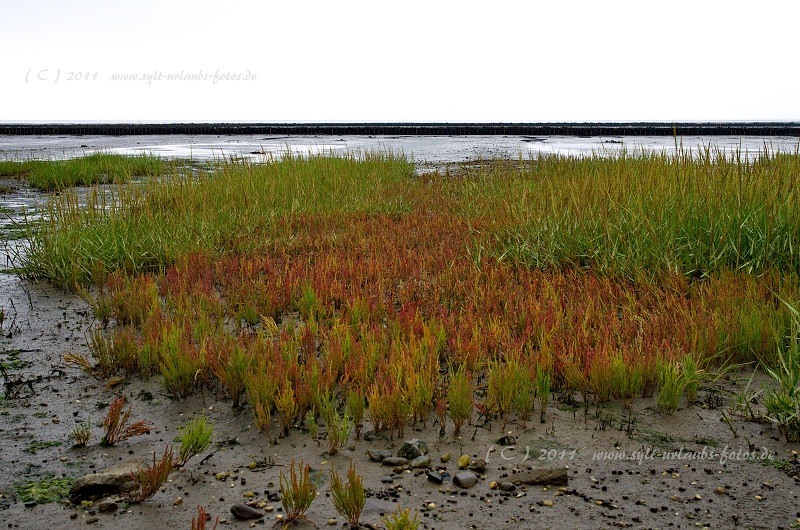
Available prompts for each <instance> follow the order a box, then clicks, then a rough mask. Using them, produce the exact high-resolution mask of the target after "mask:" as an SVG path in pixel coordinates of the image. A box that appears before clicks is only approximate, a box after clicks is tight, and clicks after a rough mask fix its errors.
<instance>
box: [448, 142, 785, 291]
mask: <svg viewBox="0 0 800 530" xmlns="http://www.w3.org/2000/svg"><path fill="white" fill-rule="evenodd" d="M454 190H455V191H456V192H457V193H458V197H459V203H460V208H461V209H462V211H465V212H467V213H468V215H474V214H475V212H479V211H489V212H495V213H496V214H499V213H500V212H502V220H501V221H500V222H499V224H500V225H501V226H500V227H499V230H497V234H496V235H497V239H498V252H499V255H500V256H502V257H504V258H505V259H513V260H517V261H520V262H522V263H524V264H525V265H527V266H530V267H537V268H548V269H565V268H566V269H571V268H575V267H578V268H591V269H593V270H598V271H602V272H604V273H610V274H617V275H624V276H628V277H636V276H637V275H639V274H640V273H641V272H642V271H656V272H662V271H675V272H678V273H680V274H686V275H690V276H694V277H705V276H707V275H708V274H710V273H712V272H718V271H721V270H726V269H738V270H743V271H746V272H748V273H760V272H763V271H764V270H768V269H779V270H790V271H793V272H800V252H799V251H798V249H800V246H798V245H800V216H798V215H797V212H798V208H800V156H797V155H785V154H778V153H773V152H770V151H764V152H762V153H759V156H758V158H757V160H756V161H755V162H752V161H749V162H748V161H747V160H746V159H745V157H744V155H743V154H741V153H727V152H723V151H718V150H716V149H714V148H712V147H707V148H705V149H703V150H700V151H697V152H693V153H689V152H685V151H681V152H679V153H678V154H666V153H660V154H659V153H640V154H636V155H635V156H633V155H631V154H629V153H626V152H622V153H620V154H618V155H607V154H603V155H594V156H591V157H587V158H574V157H562V156H556V155H552V156H541V157H539V158H536V159H532V160H521V161H519V162H518V163H517V164H514V165H511V164H510V163H508V162H507V163H504V164H499V165H498V164H494V165H483V166H481V169H479V170H478V171H477V172H476V173H475V174H474V175H470V176H469V177H468V178H466V179H465V182H464V183H463V184H462V185H461V187H456V188H455V189H454Z"/></svg>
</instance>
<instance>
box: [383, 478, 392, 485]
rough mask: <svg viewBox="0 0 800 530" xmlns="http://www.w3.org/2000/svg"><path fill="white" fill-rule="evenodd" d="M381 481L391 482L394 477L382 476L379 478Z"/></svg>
mask: <svg viewBox="0 0 800 530" xmlns="http://www.w3.org/2000/svg"><path fill="white" fill-rule="evenodd" d="M381 482H383V483H384V484H391V483H392V482H394V479H393V478H392V477H383V478H382V479H381Z"/></svg>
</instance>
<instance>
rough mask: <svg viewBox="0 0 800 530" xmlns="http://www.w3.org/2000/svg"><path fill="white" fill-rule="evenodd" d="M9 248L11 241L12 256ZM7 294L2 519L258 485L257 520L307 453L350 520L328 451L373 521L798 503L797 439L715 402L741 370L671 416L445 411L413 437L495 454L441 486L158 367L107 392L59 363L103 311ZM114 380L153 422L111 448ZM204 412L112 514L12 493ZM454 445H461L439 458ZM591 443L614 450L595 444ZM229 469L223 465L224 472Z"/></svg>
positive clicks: (784, 514)
mask: <svg viewBox="0 0 800 530" xmlns="http://www.w3.org/2000/svg"><path fill="white" fill-rule="evenodd" d="M26 193H27V194H28V195H26ZM25 201H30V194H29V192H28V191H26V190H25V189H19V190H16V191H15V192H13V193H12V194H10V195H9V194H6V195H5V196H0V202H2V204H5V205H6V206H8V205H11V206H14V205H19V204H24V203H25ZM14 207H16V206H14ZM15 244H18V243H16V242H13V241H12V242H9V245H12V246H13V245H15ZM6 259H7V256H6V255H5V254H4V255H3V256H2V261H3V263H6ZM0 306H2V307H3V309H4V312H5V320H4V321H3V324H2V327H0V331H1V332H2V334H0V362H3V363H5V364H7V365H9V369H7V373H8V375H9V379H8V380H5V381H3V386H2V387H0V394H5V392H6V391H7V390H8V383H9V381H20V380H21V381H27V382H30V384H29V385H27V384H26V385H22V386H20V385H17V386H15V390H18V393H14V394H13V395H11V396H10V397H9V398H7V399H2V400H0V455H2V456H0V461H1V462H2V467H1V468H0V495H1V496H0V526H2V527H8V528H23V529H45V528H54V527H55V528H83V527H85V526H86V525H87V524H89V525H93V526H95V527H100V528H119V527H121V526H122V525H124V527H125V528H126V529H129V530H134V529H151V528H154V527H156V526H158V527H160V528H165V529H166V528H186V529H188V528H190V527H191V520H192V517H193V516H195V515H196V507H197V505H198V504H202V505H203V506H205V507H206V509H207V510H208V512H209V513H211V514H212V515H213V516H220V518H221V519H225V520H227V522H226V523H225V524H226V525H227V526H230V527H236V528H249V527H250V525H251V524H253V523H250V522H241V521H234V520H233V519H232V517H231V515H230V511H229V510H230V507H231V506H232V505H233V504H235V503H240V502H245V501H247V500H253V499H255V500H265V501H266V502H267V505H268V507H272V508H273V509H274V511H272V512H267V511H265V512H264V515H265V519H264V520H263V522H259V523H255V524H256V526H257V527H261V526H262V525H269V526H272V524H273V523H274V521H275V514H277V513H279V511H278V508H279V507H280V503H279V502H277V501H276V500H275V499H276V497H275V493H276V491H277V489H278V484H279V473H280V471H284V472H287V471H288V466H289V463H290V462H291V460H292V459H296V460H302V461H304V462H307V463H309V464H310V465H311V466H312V468H313V469H314V470H316V471H317V472H318V473H316V474H317V475H319V477H320V483H319V497H318V498H317V499H316V501H315V502H314V503H313V505H312V507H311V509H310V511H309V514H308V515H309V517H310V518H311V519H312V520H313V521H315V522H316V523H317V524H319V525H320V526H325V525H326V524H327V522H328V520H329V519H331V518H332V519H335V523H334V524H335V525H337V526H341V525H342V524H343V522H344V519H343V518H342V517H341V516H339V515H337V514H336V512H335V510H334V507H333V503H332V501H331V499H330V498H329V496H328V493H329V491H330V486H329V475H328V473H329V470H330V466H331V463H333V464H335V465H336V467H337V469H338V470H339V471H340V472H341V473H344V472H345V471H346V468H347V465H348V461H349V459H351V458H352V459H353V461H354V462H355V464H356V468H357V471H358V472H359V473H360V474H363V476H364V481H365V485H366V486H367V487H368V488H369V491H370V495H369V497H368V499H367V504H366V508H365V510H364V513H363V516H362V521H363V522H365V523H371V524H374V525H378V526H381V523H380V517H381V514H384V513H389V512H391V511H393V510H394V509H395V508H396V507H397V504H398V502H399V503H401V504H402V506H403V507H408V508H412V509H414V510H419V511H420V520H421V521H422V527H423V528H430V529H433V528H441V529H445V528H448V529H449V528H489V527H492V528H496V529H501V528H515V529H516V528H548V527H549V528H566V527H571V528H612V527H621V528H628V527H631V528H666V527H673V528H690V527H703V526H708V527H712V528H735V527H740V528H747V527H751V528H780V527H783V528H788V527H790V525H792V524H793V523H795V521H796V519H797V518H798V516H800V503H799V502H798V492H800V484H798V479H795V478H793V476H790V475H791V473H787V472H786V471H785V470H784V469H780V467H781V464H782V463H786V461H787V459H788V458H789V457H790V454H791V453H790V452H791V451H792V450H800V447H798V445H797V444H787V443H785V442H784V441H783V440H782V438H781V437H780V436H779V433H778V432H777V430H776V429H775V428H774V427H773V426H771V425H770V424H768V423H758V422H752V421H744V420H741V419H736V420H734V423H733V427H732V428H731V427H729V426H728V425H727V424H726V423H725V422H723V421H721V410H724V409H725V407H727V406H728V404H729V402H730V397H729V396H728V395H726V394H725V392H729V391H735V390H736V389H737V385H736V380H735V378H734V379H732V380H728V381H722V382H719V383H718V384H717V386H716V387H715V388H713V389H706V390H704V391H701V393H700V398H701V402H700V403H698V404H696V405H694V406H688V407H687V406H685V404H684V406H683V408H682V409H680V410H678V411H677V412H676V413H675V414H674V415H671V416H668V415H665V414H663V413H661V412H659V411H658V410H657V408H656V407H655V403H654V401H653V400H652V399H640V400H638V401H636V403H635V405H634V409H633V414H632V421H629V420H628V413H627V412H626V411H625V410H623V409H622V407H621V405H620V404H618V403H617V404H614V403H612V404H608V405H605V406H600V407H598V406H594V405H593V406H591V407H590V408H589V410H588V412H587V411H585V410H584V409H583V408H582V406H581V405H580V404H578V407H577V408H576V407H575V406H573V405H571V404H570V403H567V402H564V400H558V399H556V397H557V396H554V397H553V402H552V403H551V406H550V408H549V409H548V412H547V422H546V423H545V424H540V423H538V421H537V422H532V423H529V424H528V428H527V429H522V428H520V426H519V425H517V424H516V423H515V422H513V421H512V422H510V423H509V424H508V426H507V428H506V431H507V432H506V433H503V432H500V427H501V422H500V421H499V420H494V421H492V422H491V423H490V424H489V425H486V426H480V427H478V426H475V425H473V426H469V427H466V428H465V429H464V431H463V433H462V436H461V437H460V438H456V439H454V438H453V437H452V425H448V426H447V436H446V437H444V438H441V439H440V437H439V426H438V425H433V420H432V419H431V421H430V422H429V423H428V427H427V428H426V429H421V428H418V429H413V430H412V429H411V428H408V429H407V432H406V433H405V438H412V437H413V438H419V439H422V440H424V441H425V442H427V444H428V445H429V447H430V452H431V455H432V466H433V467H437V468H443V469H446V470H447V471H448V472H449V473H450V474H451V475H455V473H456V472H457V471H458V469H457V465H456V461H457V460H458V457H459V456H460V455H461V454H467V455H470V456H472V457H473V458H483V459H486V460H487V469H486V473H485V478H482V479H481V480H480V481H479V482H478V483H477V484H476V485H475V486H474V487H472V488H471V489H468V490H463V489H461V488H459V487H457V486H455V485H453V484H452V483H451V482H446V483H444V484H442V485H437V484H434V483H432V482H430V481H428V480H427V476H426V472H424V471H416V470H408V471H406V470H400V472H399V473H394V472H393V470H392V469H390V468H387V467H383V466H381V465H379V464H376V463H373V462H370V461H369V459H368V457H367V456H366V451H367V449H393V450H396V449H397V448H399V447H400V445H401V442H402V440H397V439H395V440H388V439H380V438H379V439H374V440H372V441H369V442H367V441H364V440H363V439H362V440H359V441H356V440H355V439H354V438H353V439H352V440H351V444H352V446H351V447H349V448H346V449H345V450H343V451H342V453H340V454H338V455H335V456H334V457H333V458H331V457H330V456H329V455H327V454H326V453H325V450H326V449H327V445H326V444H325V442H324V441H323V445H322V446H320V445H318V444H317V443H316V442H315V441H313V440H312V439H311V437H310V436H309V435H308V434H307V433H303V432H301V431H300V430H299V429H294V430H292V432H291V435H290V436H289V437H287V438H284V439H280V440H278V443H277V444H273V443H271V442H270V438H271V437H274V436H275V435H276V434H277V432H278V428H277V425H276V426H274V427H273V430H272V432H270V433H269V434H270V435H269V436H268V435H266V434H265V433H263V432H261V431H259V430H258V429H257V428H256V427H255V426H254V425H253V420H252V415H251V412H250V410H249V408H248V407H245V408H243V409H239V410H234V409H232V407H231V403H230V402H229V401H227V400H222V399H219V398H218V396H216V395H214V394H213V393H211V392H208V391H205V392H203V393H198V394H196V395H195V396H193V397H192V398H190V399H186V400H180V401H173V400H172V399H170V398H169V397H168V396H167V395H166V394H165V393H164V392H163V390H162V389H161V386H160V381H159V378H157V377H154V378H152V379H150V380H149V381H140V380H132V381H127V382H126V383H123V385H121V386H119V387H117V388H116V389H114V390H106V389H104V384H105V383H106V381H96V380H94V379H92V378H91V377H89V376H88V375H86V374H84V373H83V372H81V371H80V370H78V369H76V368H75V367H73V366H72V365H67V364H65V363H64V362H63V361H62V357H63V355H64V354H66V353H68V352H77V353H84V354H86V353H88V350H87V347H86V339H85V334H86V331H87V330H88V329H89V328H90V327H91V326H93V325H96V324H95V322H94V321H93V319H92V316H91V313H90V310H89V308H88V306H87V304H86V303H85V302H84V301H83V300H81V299H80V298H79V297H77V296H74V295H72V294H68V293H64V292H61V291H59V290H56V289H53V288H52V287H50V286H48V285H42V284H36V283H32V282H27V281H22V280H20V279H19V278H18V277H16V276H15V275H13V274H9V273H0ZM12 361H13V362H12ZM746 375H747V374H743V377H746ZM114 391H120V392H122V393H124V394H125V395H126V396H127V397H128V398H129V401H130V402H131V403H132V404H133V414H134V419H144V420H149V421H152V422H153V423H154V425H155V428H154V430H153V431H152V432H151V433H150V434H149V435H145V436H140V437H136V438H132V439H131V440H129V441H127V442H124V443H122V444H120V445H119V446H118V447H113V448H102V447H100V446H99V445H98V444H99V440H100V437H101V431H102V428H101V427H100V424H101V423H102V419H103V416H104V414H105V410H102V409H100V408H99V407H101V406H102V405H103V404H105V403H107V402H109V401H110V400H111V399H112V398H113V393H114ZM756 407H757V406H756ZM201 412H202V413H205V414H206V416H207V417H208V418H209V419H210V420H212V421H213V423H214V440H215V445H214V446H212V448H211V449H209V450H208V451H206V452H205V453H204V454H202V455H199V456H196V457H194V458H193V459H191V460H190V461H189V463H188V464H187V466H186V467H185V469H184V470H183V471H179V472H176V473H174V474H173V475H172V477H171V481H170V482H169V483H168V484H167V485H166V486H165V487H164V488H163V490H162V491H160V492H159V493H157V494H156V495H155V496H154V497H153V498H151V499H149V500H147V501H145V502H143V503H141V504H138V505H128V504H125V503H120V509H119V510H117V511H116V512H114V513H112V514H102V513H97V514H94V513H92V512H93V511H94V510H95V508H94V507H80V506H71V505H66V504H60V503H48V504H37V505H32V506H25V505H24V504H23V503H22V502H19V499H18V496H17V493H16V491H15V489H14V486H13V485H14V483H17V482H19V481H23V480H36V479H38V478H41V477H42V476H43V474H45V473H54V474H55V476H57V477H59V476H66V477H70V478H74V477H78V476H81V475H83V474H86V473H92V472H95V471H99V470H101V469H102V468H105V467H107V466H110V465H113V464H118V463H120V462H124V461H128V460H130V459H134V458H148V459H150V458H152V454H153V453H154V452H157V453H158V455H160V454H161V453H162V451H163V449H164V447H165V445H166V444H169V443H172V442H173V440H174V438H175V437H176V436H177V435H178V429H179V428H180V427H181V426H182V425H184V424H185V422H186V421H188V420H189V419H190V418H193V417H195V416H196V415H198V414H200V413H201ZM537 414H538V411H537ZM87 418H88V419H90V421H91V422H92V424H93V436H92V439H91V441H90V443H89V446H88V447H86V448H83V449H73V448H71V447H70V445H71V441H70V440H69V439H68V435H69V433H70V431H71V430H72V429H73V427H75V425H77V424H78V423H81V422H84V421H86V419H87ZM368 429H369V427H367V428H366V429H365V430H368ZM323 430H324V429H323ZM734 430H735V435H736V436H734ZM509 433H510V435H511V436H512V437H513V438H514V443H513V445H512V446H509V447H505V448H504V447H503V446H501V445H500V444H499V443H498V439H499V438H500V437H501V436H503V435H504V434H509ZM47 442H54V443H60V445H50V446H48V444H47ZM675 451H678V453H675ZM745 452H747V453H748V454H747V455H745V454H744V453H745ZM445 453H450V455H451V456H452V458H451V459H450V460H449V461H448V462H447V463H441V462H440V456H441V455H443V454H445ZM598 453H603V454H604V455H605V456H611V457H613V458H614V459H605V458H598V457H597V454H598ZM252 462H256V463H258V465H257V466H256V467H255V468H254V469H250V468H249V467H248V464H251V463H252ZM566 466H568V476H569V485H568V486H566V487H565V488H563V489H559V488H557V487H555V488H549V489H547V488H544V487H542V486H527V487H518V488H517V489H516V490H515V491H513V492H508V493H506V492H500V491H499V490H493V489H491V488H490V484H491V483H492V482H494V481H497V482H502V481H504V480H508V479H509V477H513V472H514V471H516V470H524V469H527V468H534V469H535V468H544V467H566ZM223 472H224V473H229V474H230V476H228V477H227V478H226V479H225V480H218V479H217V478H215V475H216V474H217V473H223ZM389 479H391V480H389ZM248 493H252V494H253V495H254V496H253V497H248V496H246V494H248ZM178 499H180V502H176V501H178ZM270 499H272V500H270ZM550 501H552V505H550V504H551V502H550ZM431 504H432V505H433V507H430V508H429V505H431ZM71 515H74V518H71ZM210 527H211V525H209V528H210ZM305 527H309V528H310V527H311V526H310V525H308V524H305Z"/></svg>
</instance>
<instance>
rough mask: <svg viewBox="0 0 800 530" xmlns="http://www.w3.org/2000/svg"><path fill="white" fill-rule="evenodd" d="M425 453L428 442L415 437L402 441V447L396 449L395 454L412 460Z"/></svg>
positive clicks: (426, 452)
mask: <svg viewBox="0 0 800 530" xmlns="http://www.w3.org/2000/svg"><path fill="white" fill-rule="evenodd" d="M427 454H428V444H426V443H425V442H423V441H422V440H417V439H416V438H414V439H413V440H406V441H405V442H403V445H402V447H400V449H399V450H398V451H397V456H400V457H403V458H406V459H408V460H414V459H415V458H417V457H418V456H421V455H427Z"/></svg>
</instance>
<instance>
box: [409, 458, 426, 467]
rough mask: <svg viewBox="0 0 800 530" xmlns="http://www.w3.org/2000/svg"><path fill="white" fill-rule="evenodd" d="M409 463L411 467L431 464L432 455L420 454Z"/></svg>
mask: <svg viewBox="0 0 800 530" xmlns="http://www.w3.org/2000/svg"><path fill="white" fill-rule="evenodd" d="M409 465H410V466H411V467H416V468H421V467H428V466H429V465H431V457H430V455H422V456H418V457H417V458H415V459H414V460H412V461H411V462H410V463H409Z"/></svg>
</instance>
